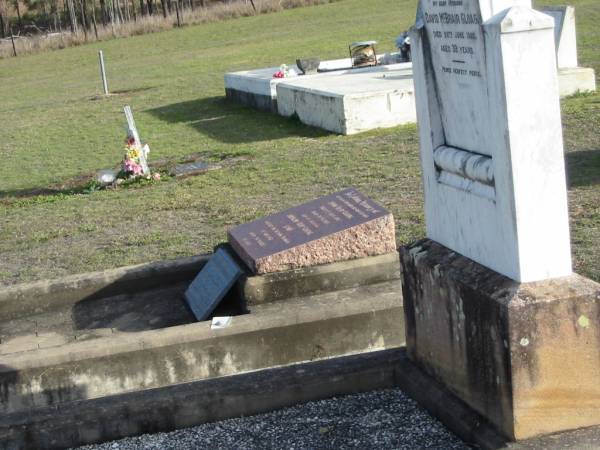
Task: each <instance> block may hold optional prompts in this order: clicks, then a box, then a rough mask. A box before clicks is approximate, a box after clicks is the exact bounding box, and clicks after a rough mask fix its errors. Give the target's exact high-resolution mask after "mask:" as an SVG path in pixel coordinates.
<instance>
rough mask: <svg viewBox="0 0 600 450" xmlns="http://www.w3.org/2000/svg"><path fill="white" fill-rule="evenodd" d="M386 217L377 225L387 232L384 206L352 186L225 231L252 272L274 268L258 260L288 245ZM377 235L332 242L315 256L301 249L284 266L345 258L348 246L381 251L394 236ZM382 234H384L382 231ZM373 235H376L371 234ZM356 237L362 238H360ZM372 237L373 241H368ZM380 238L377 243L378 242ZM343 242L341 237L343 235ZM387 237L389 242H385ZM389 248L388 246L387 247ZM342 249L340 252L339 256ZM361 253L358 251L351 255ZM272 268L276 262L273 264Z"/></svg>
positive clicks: (313, 253) (286, 249)
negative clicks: (339, 242) (343, 244)
mask: <svg viewBox="0 0 600 450" xmlns="http://www.w3.org/2000/svg"><path fill="white" fill-rule="evenodd" d="M382 218H386V219H387V221H386V222H385V225H381V226H380V228H381V230H383V228H385V230H386V231H387V230H388V229H389V225H390V223H391V226H392V229H393V218H392V217H391V214H390V212H389V211H387V210H386V209H385V208H383V207H382V206H380V205H378V204H377V203H375V202H374V201H373V200H371V199H369V198H368V197H366V196H365V195H363V194H361V193H360V192H359V191H357V190H356V189H354V188H348V189H345V190H343V191H340V192H336V193H334V194H331V195H328V196H325V197H321V198H318V199H316V200H313V201H310V202H308V203H305V204H303V205H299V206H296V207H294V208H290V209H288V210H285V211H282V212H280V213H277V214H273V215H271V216H268V217H265V218H262V219H258V220H255V221H253V222H250V223H246V224H243V225H240V226H238V227H236V228H234V229H232V230H231V231H230V232H229V242H230V244H231V246H232V247H233V248H234V249H235V251H236V252H237V253H238V255H239V256H240V257H241V258H242V260H243V261H244V262H246V264H247V265H248V267H250V268H251V269H252V270H253V271H255V272H256V273H261V272H263V273H264V272H267V271H275V270H280V269H275V266H276V265H272V267H271V269H273V270H271V269H269V268H267V266H268V265H269V264H265V267H263V268H261V260H262V261H266V259H267V258H270V257H272V256H273V255H277V254H281V253H283V252H286V251H289V250H291V249H297V248H299V247H301V246H303V245H305V244H307V243H310V242H315V241H319V240H321V239H323V238H324V237H327V236H331V235H335V234H336V233H340V232H342V231H344V230H348V229H350V228H353V227H359V226H361V225H365V224H367V223H371V222H373V221H376V220H377V219H382ZM381 230H380V232H381V234H382V236H379V237H377V238H375V237H373V238H369V236H367V235H366V234H365V236H363V235H362V234H360V235H357V238H356V239H355V241H356V242H353V243H350V244H345V248H341V247H342V246H340V245H338V246H336V247H337V248H332V245H327V246H325V247H323V248H321V249H319V251H320V252H321V255H316V254H315V251H316V250H315V251H313V252H312V253H311V251H310V250H307V251H306V252H304V253H303V254H297V255H295V259H296V260H297V261H296V262H295V263H294V262H293V261H291V260H288V262H287V264H289V266H290V267H301V266H303V265H311V263H323V262H332V261H333V260H334V259H335V258H336V257H338V256H339V257H340V258H341V259H349V258H350V257H352V256H351V254H350V253H351V252H352V251H358V252H359V253H360V252H361V246H362V247H364V249H362V251H368V249H367V247H375V248H376V249H375V250H373V251H374V252H377V253H372V254H381V253H384V252H385V251H380V250H379V247H381V248H385V249H387V248H389V247H391V246H394V247H393V248H394V249H395V241H394V238H393V233H392V238H391V239H390V238H389V235H388V234H386V233H384V232H383V231H381ZM383 235H385V236H383ZM374 236H377V235H374ZM361 239H362V240H361ZM375 240H378V242H372V241H375ZM379 241H381V242H379ZM344 242H345V240H344ZM390 242H391V243H390ZM388 251H392V250H388ZM342 253H343V255H342ZM360 256H366V254H358V255H357V256H354V257H360ZM277 267H278V266H277Z"/></svg>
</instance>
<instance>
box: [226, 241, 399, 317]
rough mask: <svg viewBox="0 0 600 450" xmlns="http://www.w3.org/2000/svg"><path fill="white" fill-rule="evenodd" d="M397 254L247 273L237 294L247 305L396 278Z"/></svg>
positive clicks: (239, 283) (240, 282)
mask: <svg viewBox="0 0 600 450" xmlns="http://www.w3.org/2000/svg"><path fill="white" fill-rule="evenodd" d="M399 256H400V255H399V254H398V252H393V253H387V254H385V255H379V256H369V257H366V258H359V259H352V260H349V261H340V262H335V263H331V264H323V265H320V266H312V267H303V268H300V269H294V270H286V271H283V272H274V273H267V274H264V275H254V276H251V275H248V276H245V277H243V278H242V279H241V280H240V281H238V284H237V285H238V289H239V293H240V296H241V298H243V299H244V300H245V304H246V305H247V306H248V307H249V308H251V307H252V306H253V305H258V304H261V303H269V302H275V301H278V300H281V299H285V298H293V297H303V296H307V295H314V294H322V293H325V292H332V291H339V290H344V289H350V288H356V287H359V286H367V285H370V284H376V283H383V282H386V281H392V280H399V279H400V259H399Z"/></svg>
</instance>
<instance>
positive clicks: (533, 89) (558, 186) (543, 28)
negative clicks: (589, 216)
mask: <svg viewBox="0 0 600 450" xmlns="http://www.w3.org/2000/svg"><path fill="white" fill-rule="evenodd" d="M553 28H554V21H553V19H552V18H551V17H549V16H547V15H545V14H542V13H540V12H537V11H534V10H533V9H531V4H530V1H528V0H520V1H519V0H500V1H498V0H493V1H492V0H420V4H419V9H418V12H417V22H416V25H415V27H414V28H413V30H412V33H411V39H412V52H413V70H414V81H415V94H416V100H417V116H418V122H419V132H420V141H421V161H422V166H423V178H424V190H425V216H426V223H427V235H428V237H429V238H431V239H433V240H435V241H437V242H439V243H441V244H443V245H445V246H446V247H448V248H450V249H452V250H455V251H457V252H458V253H461V254H463V255H465V256H467V257H469V258H471V259H473V260H475V261H477V262H479V263H480V264H483V265H485V266H487V267H489V268H491V269H493V270H495V271H497V272H500V273H502V274H504V275H506V276H508V277H510V278H513V279H515V280H517V281H522V282H525V281H535V280H542V279H547V278H553V277H559V276H565V275H569V274H570V273H571V253H570V242H569V228H568V214H567V198H566V184H565V171H564V159H563V146H562V130H561V121H560V105H559V95H558V78H557V68H556V56H555V45H554V29H553Z"/></svg>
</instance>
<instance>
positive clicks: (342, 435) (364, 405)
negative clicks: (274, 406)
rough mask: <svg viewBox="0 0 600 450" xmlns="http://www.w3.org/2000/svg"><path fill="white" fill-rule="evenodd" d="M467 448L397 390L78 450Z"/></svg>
mask: <svg viewBox="0 0 600 450" xmlns="http://www.w3.org/2000/svg"><path fill="white" fill-rule="evenodd" d="M347 448H348V449H349V448H355V449H386V450H387V449H411V450H413V449H439V450H442V449H443V450H455V449H456V450H458V449H461V450H462V449H468V448H470V447H469V446H468V445H466V444H465V443H464V442H462V441H461V440H460V439H459V438H458V437H456V436H455V435H454V434H452V433H451V432H450V431H448V430H447V429H446V428H445V427H444V426H443V425H442V424H441V423H440V422H438V421H437V420H436V419H434V418H433V417H431V416H430V415H429V414H428V413H427V412H426V411H425V410H424V409H423V408H421V407H420V406H419V405H418V404H417V403H416V402H415V401H414V400H412V399H411V398H409V397H408V396H407V395H406V394H404V393H403V392H402V391H401V390H400V389H386V390H379V391H372V392H367V393H362V394H354V395H347V396H344V397H336V398H331V399H327V400H320V401H313V402H309V403H305V404H301V405H297V406H293V407H290V408H284V409H280V410H277V411H272V412H270V413H266V414H259V415H255V416H250V417H242V418H236V419H228V420H223V421H220V422H214V423H207V424H203V425H199V426H196V427H193V428H187V429H182V430H177V431H173V432H169V433H156V434H146V435H142V436H137V437H131V438H125V439H121V440H118V441H113V442H107V443H103V444H98V445H88V446H84V447H79V450H151V449H152V450H155V449H161V450H171V449H173V450H174V449H178V450H179V449H287V450H292V449H294V450H300V449H336V450H337V449H347Z"/></svg>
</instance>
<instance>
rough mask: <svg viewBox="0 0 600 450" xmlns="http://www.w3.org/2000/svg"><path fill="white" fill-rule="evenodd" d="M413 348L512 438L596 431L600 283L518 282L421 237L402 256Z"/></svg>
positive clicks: (575, 280)
mask: <svg viewBox="0 0 600 450" xmlns="http://www.w3.org/2000/svg"><path fill="white" fill-rule="evenodd" d="M401 262H402V277H403V278H402V279H403V293H404V301H405V321H406V329H407V337H406V340H407V351H408V355H409V357H410V358H411V359H412V360H414V361H415V362H416V363H417V364H418V365H420V366H421V367H423V368H424V369H425V370H426V371H427V372H428V373H429V374H431V375H432V376H433V377H434V378H435V379H437V380H439V381H440V382H441V383H442V384H444V385H445V386H447V387H448V389H449V390H450V391H451V392H453V393H454V394H455V395H456V396H458V397H459V398H460V399H461V400H463V401H464V402H465V403H466V404H468V405H469V406H470V407H471V408H473V409H474V410H475V411H477V412H478V413H480V414H481V415H482V416H484V417H485V418H486V419H487V420H489V421H490V422H491V423H492V424H493V425H494V426H495V427H497V428H498V429H499V430H500V431H501V432H502V433H503V434H504V435H505V436H506V437H508V438H509V439H511V440H520V439H524V438H528V437H532V436H538V435H542V434H548V433H553V432H557V431H561V430H569V429H575V428H580V427H587V426H591V425H598V424H600V381H599V380H600V357H599V355H600V319H599V317H600V285H599V284H598V283H595V282H593V281H591V280H588V279H586V278H583V277H580V276H578V275H573V276H571V277H566V278H561V279H552V280H548V281H543V282H536V283H523V284H520V283H517V282H515V281H513V280H510V279H508V278H506V277H504V276H502V275H500V274H498V273H496V272H494V271H492V270H490V269H487V268H485V267H483V266H481V265H479V264H477V263H475V262H473V261H471V260H469V259H467V258H465V257H463V256H461V255H459V254H457V253H455V252H452V251H450V250H448V249H446V248H445V247H443V246H441V245H439V244H437V243H435V242H433V241H431V240H423V241H420V242H417V243H415V244H412V245H410V246H408V247H406V248H403V249H402V251H401Z"/></svg>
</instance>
